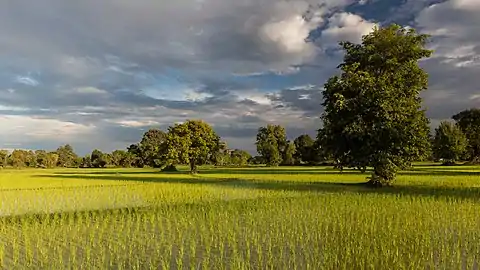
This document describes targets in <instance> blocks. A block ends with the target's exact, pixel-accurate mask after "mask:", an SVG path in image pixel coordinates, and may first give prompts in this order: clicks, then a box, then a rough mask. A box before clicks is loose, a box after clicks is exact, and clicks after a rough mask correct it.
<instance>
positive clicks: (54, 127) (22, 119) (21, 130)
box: [0, 115, 95, 142]
mask: <svg viewBox="0 0 480 270" xmlns="http://www.w3.org/2000/svg"><path fill="white" fill-rule="evenodd" d="M0 129H1V130H2V135H1V136H2V137H8V141H10V142H14V141H15V140H17V139H18V140H19V141H20V142H24V141H28V140H38V139H54V140H59V141H64V140H70V139H74V138H75V137H77V136H82V135H85V134H89V133H91V132H93V131H94V129H95V127H94V126H86V125H82V124H76V123H72V122H65V121H60V120H56V119H44V118H35V117H31V116H21V115H8V116H0Z"/></svg>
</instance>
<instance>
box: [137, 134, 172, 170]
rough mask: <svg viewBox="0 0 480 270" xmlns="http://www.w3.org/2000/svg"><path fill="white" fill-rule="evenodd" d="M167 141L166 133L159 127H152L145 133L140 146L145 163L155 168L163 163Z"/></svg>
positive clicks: (140, 152)
mask: <svg viewBox="0 0 480 270" xmlns="http://www.w3.org/2000/svg"><path fill="white" fill-rule="evenodd" d="M165 142H166V134H165V132H163V131H161V130H159V129H150V130H148V131H147V132H145V134H143V137H142V140H141V141H140V144H139V147H138V148H139V154H140V156H141V158H142V160H143V164H144V165H147V166H150V167H154V168H155V167H160V166H161V165H163V162H162V155H163V154H164V153H163V152H164V151H165Z"/></svg>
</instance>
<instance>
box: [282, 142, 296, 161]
mask: <svg viewBox="0 0 480 270" xmlns="http://www.w3.org/2000/svg"><path fill="white" fill-rule="evenodd" d="M295 152H296V149H295V143H293V142H288V143H287V147H285V151H284V153H283V162H282V164H283V165H294V164H295V163H296V161H295Z"/></svg>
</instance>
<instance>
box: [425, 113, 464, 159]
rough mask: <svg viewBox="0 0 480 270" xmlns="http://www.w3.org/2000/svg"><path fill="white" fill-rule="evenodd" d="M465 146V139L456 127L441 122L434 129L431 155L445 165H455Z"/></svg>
mask: <svg viewBox="0 0 480 270" xmlns="http://www.w3.org/2000/svg"><path fill="white" fill-rule="evenodd" d="M467 145H468V141H467V138H466V137H465V134H463V132H462V130H461V129H460V128H459V127H458V126H457V125H455V124H452V123H450V122H447V121H443V122H441V123H440V126H438V127H437V128H436V129H435V138H434V141H433V155H434V158H435V159H436V160H439V159H443V160H444V164H446V165H449V164H455V161H457V160H459V159H460V157H461V156H462V155H463V154H464V153H465V150H466V148H467Z"/></svg>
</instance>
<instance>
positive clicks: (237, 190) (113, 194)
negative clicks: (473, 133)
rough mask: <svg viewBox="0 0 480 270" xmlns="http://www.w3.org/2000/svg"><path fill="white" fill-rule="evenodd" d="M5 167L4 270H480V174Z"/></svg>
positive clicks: (0, 196)
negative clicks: (370, 180)
mask: <svg viewBox="0 0 480 270" xmlns="http://www.w3.org/2000/svg"><path fill="white" fill-rule="evenodd" d="M367 176H368V173H367V174H360V173H357V172H355V171H349V170H347V171H344V172H343V173H340V172H338V171H335V170H332V169H331V168H327V167H280V168H260V167H258V168H243V169H233V168H232V169H226V168H202V169H200V174H198V175H197V176H190V175H189V174H188V173H186V172H180V173H160V172H158V171H156V170H139V169H103V170H82V169H70V170H69V169H64V170H40V169H39V170H3V171H0V215H1V216H2V217H1V218H0V239H1V241H0V268H3V269H31V268H47V269H111V268H113V269H379V268H380V269H382V268H383V269H479V267H480V168H476V167H467V166H458V167H440V166H432V165H424V166H417V167H415V168H414V169H412V170H411V171H405V172H403V173H401V174H399V176H398V180H397V182H396V183H395V186H394V187H389V188H383V189H371V188H366V187H364V186H363V185H359V184H358V183H362V182H364V181H365V178H366V177H367Z"/></svg>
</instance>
